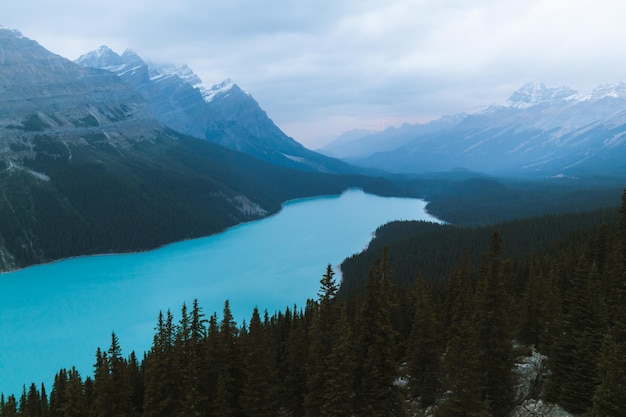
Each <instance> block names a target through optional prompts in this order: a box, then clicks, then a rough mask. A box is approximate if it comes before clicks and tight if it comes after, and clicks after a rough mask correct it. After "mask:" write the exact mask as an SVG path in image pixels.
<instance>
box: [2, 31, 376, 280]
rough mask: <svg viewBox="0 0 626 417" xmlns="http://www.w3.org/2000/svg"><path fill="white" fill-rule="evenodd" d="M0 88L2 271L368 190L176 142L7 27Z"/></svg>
mask: <svg viewBox="0 0 626 417" xmlns="http://www.w3.org/2000/svg"><path fill="white" fill-rule="evenodd" d="M0 91H1V92H2V94H0V271H3V270H10V269H14V268H19V267H24V266H28V265H31V264H34V263H40V262H46V261H51V260H56V259H60V258H65V257H69V256H77V255H87V254H94V253H109V252H127V251H138V250H146V249H150V248H154V247H157V246H160V245H163V244H166V243H170V242H173V241H177V240H183V239H188V238H193V237H198V236H205V235H208V234H212V233H216V232H219V231H222V230H224V229H225V228H226V227H229V226H233V225H235V224H238V223H241V222H243V221H249V220H253V219H258V218H261V217H264V216H266V215H268V214H269V213H272V212H275V211H277V210H279V209H280V206H281V203H282V202H284V201H286V200H289V199H294V198H300V197H309V196H313V195H320V194H332V193H339V192H341V191H342V190H343V189H345V188H347V187H349V186H360V187H364V188H368V187H369V186H370V185H372V184H373V182H372V181H370V180H368V179H366V178H363V177H358V178H357V177H354V176H353V177H344V176H336V175H323V174H319V173H312V172H304V171H297V170H293V169H288V168H284V167H278V166H275V165H272V164H269V163H266V162H263V161H261V160H259V159H257V158H254V157H252V156H249V155H246V154H243V153H241V152H236V151H233V150H229V149H226V148H224V147H222V146H219V145H216V144H214V143H211V142H209V141H206V140H202V139H196V138H192V137H190V136H185V135H182V134H180V133H178V132H176V131H173V130H171V129H169V128H166V127H164V126H163V125H161V124H160V123H159V121H158V120H156V119H155V118H154V117H153V116H152V114H151V112H150V111H149V109H148V108H147V106H146V103H145V101H144V99H143V97H142V96H141V94H139V93H138V92H137V91H136V90H134V89H132V88H131V87H129V86H128V85H127V84H126V83H124V82H123V81H122V80H121V79H120V77H118V76H117V75H115V74H113V73H111V72H109V71H105V70H101V69H93V68H85V67H83V66H80V65H78V64H76V63H74V62H71V61H69V60H67V59H65V58H63V57H61V56H58V55H55V54H53V53H51V52H49V51H47V50H46V49H45V48H43V47H42V46H40V45H39V44H38V43H37V42H35V41H33V40H30V39H28V38H26V37H24V36H23V35H22V34H21V33H19V32H17V31H14V30H8V29H0ZM382 186H383V187H385V186H386V185H382Z"/></svg>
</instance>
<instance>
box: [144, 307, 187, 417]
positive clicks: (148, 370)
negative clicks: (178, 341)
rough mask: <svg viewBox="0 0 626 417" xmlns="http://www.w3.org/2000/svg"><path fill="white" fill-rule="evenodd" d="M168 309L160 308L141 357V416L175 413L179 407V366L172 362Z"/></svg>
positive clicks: (171, 331)
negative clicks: (149, 339)
mask: <svg viewBox="0 0 626 417" xmlns="http://www.w3.org/2000/svg"><path fill="white" fill-rule="evenodd" d="M173 320H174V318H173V316H172V314H171V312H170V311H169V310H168V311H167V314H166V316H165V317H164V315H163V312H159V317H158V321H157V327H156V329H155V330H156V334H155V335H154V340H153V342H152V348H151V349H150V351H149V352H148V355H147V357H146V359H145V360H144V368H145V378H144V383H145V392H144V404H143V416H144V417H159V416H163V415H168V416H176V415H177V413H178V410H179V408H180V393H179V388H180V384H179V377H178V371H179V369H178V368H177V366H176V363H175V357H174V340H175V337H176V335H175V330H174V324H173Z"/></svg>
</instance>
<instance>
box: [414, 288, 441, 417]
mask: <svg viewBox="0 0 626 417" xmlns="http://www.w3.org/2000/svg"><path fill="white" fill-rule="evenodd" d="M413 291H414V296H413V297H414V301H413V306H414V309H415V314H414V317H413V327H412V329H411V334H410V337H409V340H408V346H407V353H406V356H407V366H408V371H409V375H410V384H411V388H412V391H413V392H412V394H413V395H414V396H415V397H419V399H420V405H421V406H422V407H424V408H425V407H429V406H431V405H433V404H434V403H435V400H436V395H437V392H438V390H439V386H440V377H441V363H440V362H441V346H440V342H439V340H440V337H439V334H440V331H441V329H440V328H439V327H440V325H441V321H440V317H439V315H438V314H437V311H436V309H435V303H434V301H433V299H432V297H433V294H432V289H431V288H429V287H427V286H426V285H425V284H424V281H423V280H422V279H421V277H418V278H417V280H416V283H415V287H414V290H413Z"/></svg>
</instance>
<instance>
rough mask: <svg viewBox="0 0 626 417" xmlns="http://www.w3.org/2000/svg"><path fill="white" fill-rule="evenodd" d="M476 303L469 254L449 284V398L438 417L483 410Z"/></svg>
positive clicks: (445, 362) (446, 366)
mask: <svg viewBox="0 0 626 417" xmlns="http://www.w3.org/2000/svg"><path fill="white" fill-rule="evenodd" d="M473 300H474V290H473V286H472V272H471V270H470V268H469V264H468V257H467V253H466V254H465V256H464V258H463V260H462V262H461V264H460V266H459V267H457V268H456V269H455V270H453V272H452V273H451V276H450V280H449V282H448V289H447V301H446V305H447V306H448V311H449V312H450V317H449V322H448V326H447V344H446V349H445V355H444V358H443V370H444V375H445V377H444V384H443V391H444V392H446V395H445V397H444V399H443V401H442V403H441V404H440V405H439V406H438V407H437V410H436V416H437V417H475V416H478V415H479V413H480V412H481V410H482V409H483V401H482V400H481V394H482V390H483V383H482V381H483V369H482V364H481V363H480V359H479V355H478V340H477V337H478V335H477V331H476V329H475V328H474V325H473V320H472V316H473V311H474V303H473Z"/></svg>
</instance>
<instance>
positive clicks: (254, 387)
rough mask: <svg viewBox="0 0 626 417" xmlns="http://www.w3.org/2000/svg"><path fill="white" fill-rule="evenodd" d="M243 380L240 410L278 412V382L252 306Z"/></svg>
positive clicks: (257, 416) (261, 415)
mask: <svg viewBox="0 0 626 417" xmlns="http://www.w3.org/2000/svg"><path fill="white" fill-rule="evenodd" d="M243 364H244V367H243V368H244V383H243V388H242V392H241V400H240V402H241V410H242V412H243V414H245V415H246V416H249V417H273V416H275V415H277V414H278V408H279V407H278V390H277V389H278V381H277V374H276V364H275V362H274V357H273V352H272V351H271V350H270V347H269V345H268V340H267V335H266V332H265V329H264V328H263V324H262V323H261V317H260V315H259V310H258V309H257V308H256V307H255V308H254V311H253V313H252V318H251V319H250V329H249V332H248V334H247V336H246V342H245V354H244V362H243Z"/></svg>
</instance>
